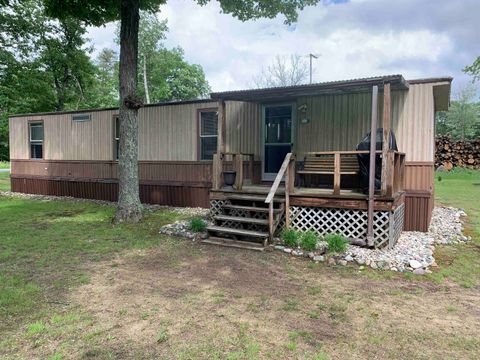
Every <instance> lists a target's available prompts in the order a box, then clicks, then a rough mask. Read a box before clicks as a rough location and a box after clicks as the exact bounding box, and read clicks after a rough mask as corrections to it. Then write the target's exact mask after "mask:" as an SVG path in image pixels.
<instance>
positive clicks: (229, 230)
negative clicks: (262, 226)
mask: <svg viewBox="0 0 480 360" xmlns="http://www.w3.org/2000/svg"><path fill="white" fill-rule="evenodd" d="M207 230H208V231H214V232H220V233H225V234H233V235H245V236H252V237H260V238H264V237H268V233H266V232H262V231H254V230H245V229H233V228H228V227H223V226H216V225H212V226H207Z"/></svg>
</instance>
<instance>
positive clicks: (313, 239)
mask: <svg viewBox="0 0 480 360" xmlns="http://www.w3.org/2000/svg"><path fill="white" fill-rule="evenodd" d="M317 243H318V236H317V234H316V233H315V232H314V231H311V230H309V231H305V232H304V233H303V234H302V236H301V238H300V247H301V248H302V249H303V250H306V251H313V250H315V248H316V247H317Z"/></svg>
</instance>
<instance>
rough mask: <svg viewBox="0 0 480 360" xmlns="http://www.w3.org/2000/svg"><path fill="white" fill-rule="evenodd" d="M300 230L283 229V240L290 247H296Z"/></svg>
mask: <svg viewBox="0 0 480 360" xmlns="http://www.w3.org/2000/svg"><path fill="white" fill-rule="evenodd" d="M298 238H299V234H298V231H297V230H295V229H292V228H289V229H283V231H282V241H283V243H284V244H285V245H286V246H288V247H296V246H297V245H298Z"/></svg>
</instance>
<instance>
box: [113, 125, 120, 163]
mask: <svg viewBox="0 0 480 360" xmlns="http://www.w3.org/2000/svg"><path fill="white" fill-rule="evenodd" d="M114 126H115V135H114V138H115V160H118V154H119V153H120V118H119V117H118V116H115V123H114Z"/></svg>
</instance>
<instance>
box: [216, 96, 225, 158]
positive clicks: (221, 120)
mask: <svg viewBox="0 0 480 360" xmlns="http://www.w3.org/2000/svg"><path fill="white" fill-rule="evenodd" d="M226 123H227V122H226V118H225V101H224V100H223V99H219V100H218V147H217V149H218V152H220V153H225V149H226V146H225V141H226V139H225V138H226V133H227V130H226Z"/></svg>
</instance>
